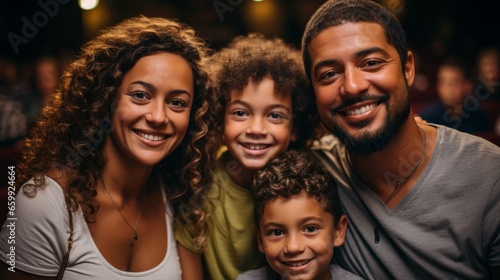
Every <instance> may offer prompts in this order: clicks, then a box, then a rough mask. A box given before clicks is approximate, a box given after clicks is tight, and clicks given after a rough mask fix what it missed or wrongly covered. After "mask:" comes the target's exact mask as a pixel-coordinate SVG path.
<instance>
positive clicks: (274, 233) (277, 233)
mask: <svg viewBox="0 0 500 280" xmlns="http://www.w3.org/2000/svg"><path fill="white" fill-rule="evenodd" d="M283 234H284V233H283V231H282V230H279V229H273V230H270V231H268V232H267V235H270V236H281V235H283Z"/></svg>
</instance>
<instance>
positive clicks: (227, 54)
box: [209, 33, 320, 149]
mask: <svg viewBox="0 0 500 280" xmlns="http://www.w3.org/2000/svg"><path fill="white" fill-rule="evenodd" d="M209 67H210V70H209V72H210V76H211V79H212V81H213V84H214V86H213V88H214V94H215V95H216V97H215V98H216V99H217V100H218V101H217V103H216V104H214V107H213V108H212V109H213V110H214V111H215V112H217V113H215V115H217V116H220V117H219V118H218V119H217V126H218V127H219V128H220V129H222V128H223V126H224V110H225V107H226V105H227V103H228V102H229V99H230V97H231V92H232V91H234V90H236V91H241V90H243V88H245V86H246V85H247V84H248V82H249V81H252V82H253V83H260V82H261V81H262V80H263V79H264V78H266V77H270V78H271V79H272V80H273V81H274V91H275V92H276V93H280V94H285V95H290V96H291V99H292V114H293V129H294V131H295V132H296V133H297V137H298V139H297V140H296V141H294V142H292V143H290V148H292V149H302V148H304V147H306V146H308V144H310V143H311V142H312V141H310V140H311V139H314V138H319V137H318V133H317V132H318V131H319V127H320V126H319V118H318V117H317V113H316V102H315V97H314V94H312V88H311V87H310V86H309V81H308V79H307V77H306V74H305V71H304V66H303V64H302V61H301V57H300V51H299V50H298V49H296V48H294V47H292V46H289V45H287V44H285V42H283V40H281V39H278V38H273V39H268V38H265V37H264V36H263V35H262V34H257V33H253V34H249V35H247V36H238V37H236V38H234V39H233V40H232V41H231V42H230V43H229V45H228V46H227V47H225V48H223V49H221V50H220V51H218V52H217V53H215V54H214V55H213V56H212V57H211V59H210V63H209Z"/></svg>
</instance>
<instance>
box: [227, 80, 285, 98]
mask: <svg viewBox="0 0 500 280" xmlns="http://www.w3.org/2000/svg"><path fill="white" fill-rule="evenodd" d="M242 98H248V99H249V101H271V100H272V99H269V98H275V99H280V100H282V101H287V102H289V101H291V99H292V95H291V93H289V92H286V91H282V90H280V89H279V88H276V83H275V82H274V80H272V79H271V78H269V77H266V78H264V79H262V80H261V81H257V82H254V81H249V82H248V83H247V84H246V85H245V86H244V87H243V88H242V89H241V90H239V89H233V90H231V91H230V92H229V100H230V101H231V100H234V99H242ZM262 98H266V99H264V100H262Z"/></svg>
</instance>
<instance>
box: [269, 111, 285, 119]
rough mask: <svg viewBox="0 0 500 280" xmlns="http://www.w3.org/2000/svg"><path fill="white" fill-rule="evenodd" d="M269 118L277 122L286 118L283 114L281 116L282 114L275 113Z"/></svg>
mask: <svg viewBox="0 0 500 280" xmlns="http://www.w3.org/2000/svg"><path fill="white" fill-rule="evenodd" d="M269 118H271V119H275V120H279V119H284V118H285V116H284V115H283V114H281V113H275V112H273V113H271V114H269Z"/></svg>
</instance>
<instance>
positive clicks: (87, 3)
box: [78, 0, 99, 11]
mask: <svg viewBox="0 0 500 280" xmlns="http://www.w3.org/2000/svg"><path fill="white" fill-rule="evenodd" d="M78 5H79V6H80V8H81V9H82V10H87V11H88V10H92V9H93V8H95V7H97V5H99V0H78Z"/></svg>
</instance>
